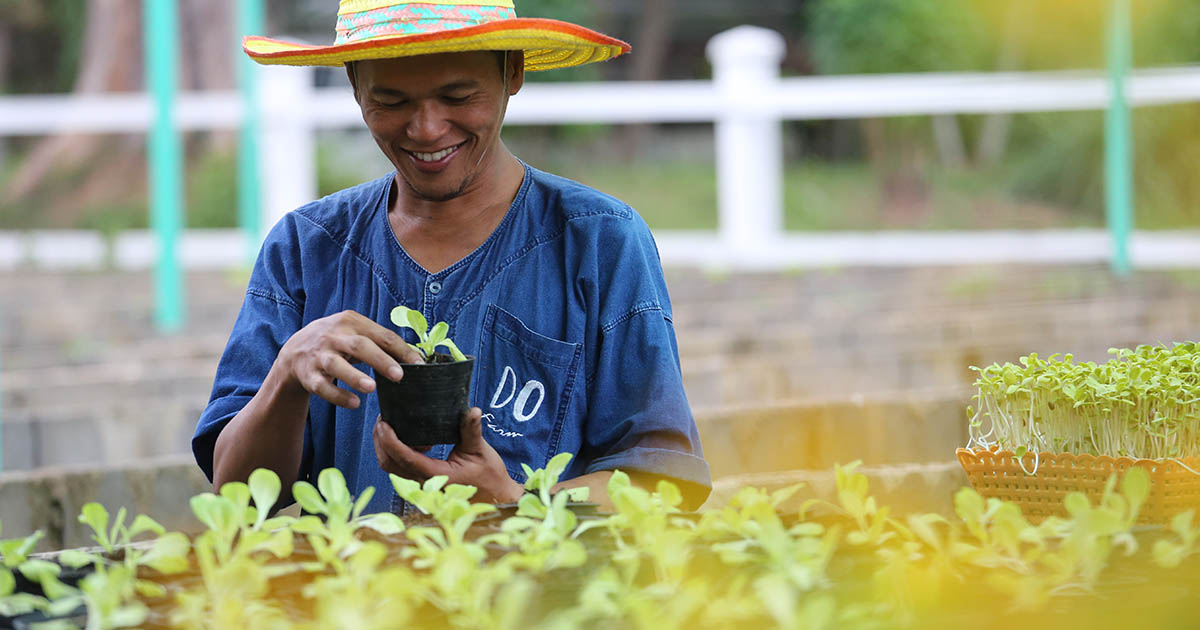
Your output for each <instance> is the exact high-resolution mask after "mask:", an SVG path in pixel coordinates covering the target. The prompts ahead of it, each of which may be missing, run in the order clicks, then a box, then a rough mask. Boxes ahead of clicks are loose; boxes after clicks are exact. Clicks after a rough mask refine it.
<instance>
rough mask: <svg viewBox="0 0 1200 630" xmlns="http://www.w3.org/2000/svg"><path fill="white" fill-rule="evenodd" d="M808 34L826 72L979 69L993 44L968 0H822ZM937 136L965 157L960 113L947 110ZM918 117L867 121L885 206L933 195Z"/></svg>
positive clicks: (946, 150) (901, 208)
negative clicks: (929, 189)
mask: <svg viewBox="0 0 1200 630" xmlns="http://www.w3.org/2000/svg"><path fill="white" fill-rule="evenodd" d="M809 17H810V19H809V23H808V27H809V31H808V40H809V45H810V48H811V52H812V59H813V63H814V65H815V66H816V68H817V69H818V71H820V72H821V73H823V74H870V73H885V72H888V73H890V72H936V71H953V70H966V69H974V68H978V67H979V66H980V61H981V59H983V58H984V57H985V56H986V55H987V54H988V49H989V47H990V45H989V42H988V38H987V37H986V33H985V29H984V24H983V22H982V21H981V20H980V19H979V14H978V13H977V12H976V11H974V10H973V8H972V7H971V5H970V3H967V2H960V1H955V2H945V1H943V0H817V1H815V2H814V3H813V4H812V5H811V7H810V16H809ZM936 124H937V126H936V127H935V132H936V138H935V139H936V140H937V142H938V145H939V146H940V147H941V149H942V153H943V155H944V156H945V157H946V159H947V160H949V161H959V162H961V161H962V160H963V159H964V157H963V156H964V154H965V151H964V150H963V148H962V146H963V141H962V136H961V131H960V129H959V127H958V123H957V119H956V118H953V117H943V118H941V119H939V120H938V122H937V123H936ZM918 125H919V123H918V122H917V121H913V120H901V121H895V122H893V123H891V124H887V123H885V122H884V121H883V120H882V119H878V118H874V119H866V120H863V121H862V132H863V138H864V141H865V143H866V151H867V156H868V159H869V160H870V162H871V165H872V167H873V169H874V170H875V172H876V174H877V175H878V176H879V177H880V182H881V185H882V187H883V192H884V195H883V198H884V199H885V200H887V201H888V202H889V203H888V204H887V205H886V206H885V208H886V209H890V210H893V211H897V212H902V213H910V212H912V211H914V210H916V209H919V207H921V206H923V205H924V204H925V201H926V195H927V183H926V181H925V176H924V162H925V157H924V154H923V150H922V146H921V143H920V141H919V140H918V134H919V133H920V131H919V129H920V127H919V126H918Z"/></svg>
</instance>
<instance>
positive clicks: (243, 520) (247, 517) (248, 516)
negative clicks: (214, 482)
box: [219, 481, 254, 527]
mask: <svg viewBox="0 0 1200 630" xmlns="http://www.w3.org/2000/svg"><path fill="white" fill-rule="evenodd" d="M219 494H220V496H221V497H223V498H225V499H226V500H227V501H229V504H230V507H231V509H232V511H233V513H234V514H235V515H236V516H235V519H236V521H237V524H238V527H241V526H242V525H244V524H249V523H252V522H254V514H253V512H252V510H251V508H250V487H249V486H247V485H246V484H244V483H242V482H240V481H230V482H228V483H226V484H224V485H222V486H221V490H220V493H219Z"/></svg>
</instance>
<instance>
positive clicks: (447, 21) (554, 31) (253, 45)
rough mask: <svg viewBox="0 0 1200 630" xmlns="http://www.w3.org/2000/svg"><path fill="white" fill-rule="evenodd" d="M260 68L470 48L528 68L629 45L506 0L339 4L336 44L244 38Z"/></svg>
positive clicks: (608, 54) (570, 62)
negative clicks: (531, 14)
mask: <svg viewBox="0 0 1200 630" xmlns="http://www.w3.org/2000/svg"><path fill="white" fill-rule="evenodd" d="M242 46H243V48H244V49H245V51H246V54H248V55H250V57H251V58H253V59H254V60H255V61H257V62H258V63H261V64H270V65H277V64H282V65H290V66H340V65H342V64H344V63H346V62H348V61H358V60H361V59H385V58H391V57H409V56H414V55H427V54H432V53H447V52H464V51H472V50H523V51H525V69H526V70H552V69H554V68H566V67H569V66H578V65H582V64H585V63H592V62H594V61H604V60H606V59H611V58H613V57H616V56H618V55H622V54H624V53H627V52H629V50H630V47H629V44H626V43H625V42H623V41H621V40H619V39H613V38H611V37H609V36H607V35H603V34H601V33H597V32H595V31H592V30H590V29H587V28H584V27H582V26H578V25H575V24H571V23H569V22H562V21H559V20H548V19H540V18H518V17H517V15H516V10H515V9H514V8H513V3H512V0H424V1H423V2H397V1H396V0H341V2H340V3H339V6H338V20H337V39H336V40H334V43H333V45H331V46H309V45H305V44H298V43H294V42H286V41H281V40H276V39H269V38H266V37H247V38H245V39H244V40H243V41H242Z"/></svg>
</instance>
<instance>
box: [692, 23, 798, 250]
mask: <svg viewBox="0 0 1200 630" xmlns="http://www.w3.org/2000/svg"><path fill="white" fill-rule="evenodd" d="M785 52H786V46H785V43H784V39H783V36H782V35H780V34H779V33H776V32H775V31H772V30H769V29H765V28H759V27H755V26H739V27H737V28H734V29H731V30H728V31H725V32H723V33H720V34H718V35H716V36H715V37H713V38H712V39H711V40H709V42H708V58H709V60H710V61H711V62H712V66H713V82H714V84H715V87H716V90H717V95H718V96H717V102H718V103H719V104H720V108H719V111H718V112H717V117H716V154H717V155H716V158H717V204H718V210H717V220H718V226H717V230H718V232H719V239H720V241H721V245H722V247H723V248H724V249H725V252H724V256H725V257H726V261H728V262H730V263H732V264H735V265H752V264H753V263H754V262H755V261H759V260H763V259H764V258H767V257H770V256H771V254H772V250H774V249H775V248H776V247H778V246H779V242H780V241H781V240H782V239H781V237H782V235H783V140H782V138H781V134H782V121H781V120H780V115H779V112H777V111H773V110H772V108H773V107H774V105H773V103H774V101H775V94H776V92H778V90H779V64H780V62H782V61H783V56H784V54H785Z"/></svg>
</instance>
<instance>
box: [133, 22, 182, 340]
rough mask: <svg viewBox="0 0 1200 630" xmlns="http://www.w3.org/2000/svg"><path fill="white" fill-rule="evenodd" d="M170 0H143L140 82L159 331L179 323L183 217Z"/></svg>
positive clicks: (172, 329)
mask: <svg viewBox="0 0 1200 630" xmlns="http://www.w3.org/2000/svg"><path fill="white" fill-rule="evenodd" d="M175 2H176V0H144V2H143V5H142V6H143V8H144V11H145V15H144V16H143V17H144V19H143V20H142V23H143V25H144V27H143V28H144V33H143V40H144V48H145V51H146V52H145V55H146V59H145V62H146V86H147V88H148V91H149V92H150V94H151V96H152V97H153V100H154V123H153V127H152V128H151V130H150V137H149V139H148V152H149V175H150V224H151V226H152V227H153V228H154V233H155V235H156V237H157V239H158V247H159V249H158V262H157V264H156V267H155V278H154V280H155V282H154V289H155V310H154V315H155V318H154V320H155V323H156V324H157V326H158V329H159V331H160V332H175V331H178V330H179V329H181V328H182V327H183V313H184V309H183V287H182V283H183V281H182V277H181V274H180V270H179V260H178V243H179V233H180V231H181V229H182V218H183V151H182V148H181V146H180V140H179V132H178V131H177V130H176V129H175V119H174V110H175V96H176V94H175V93H176V90H177V86H176V82H177V72H178V68H179V57H178V52H177V49H176V45H175V42H176V41H177V39H178V37H177V33H178V31H179V24H178V17H177V10H176V6H175Z"/></svg>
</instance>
